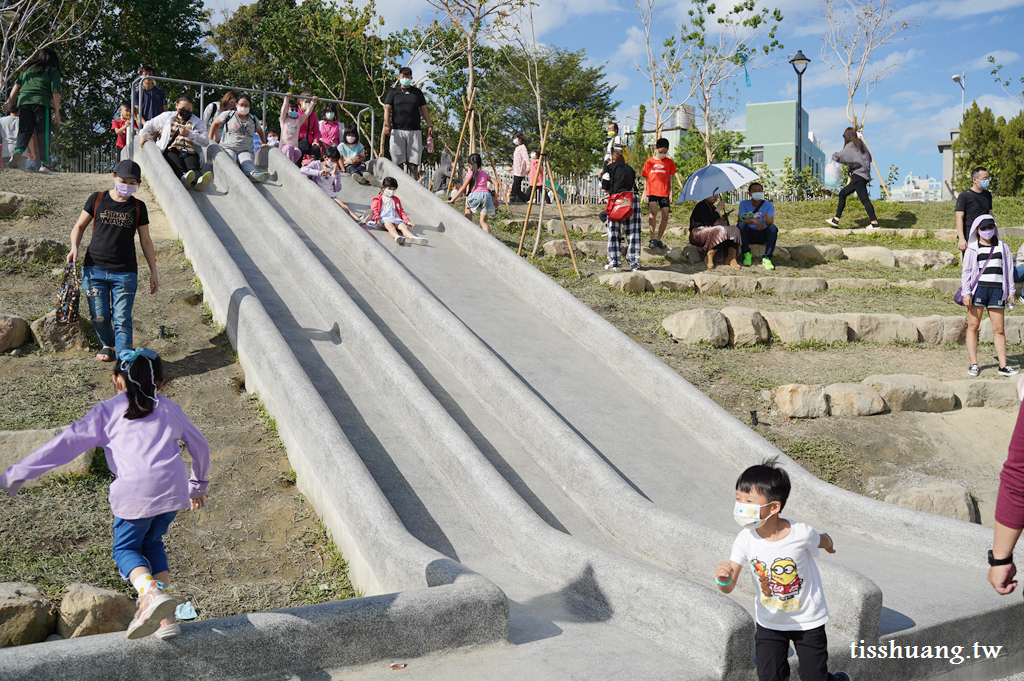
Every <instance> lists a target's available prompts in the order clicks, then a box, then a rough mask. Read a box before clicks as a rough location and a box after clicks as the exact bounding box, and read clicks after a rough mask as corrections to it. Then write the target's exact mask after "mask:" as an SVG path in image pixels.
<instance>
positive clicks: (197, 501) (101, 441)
mask: <svg viewBox="0 0 1024 681" xmlns="http://www.w3.org/2000/svg"><path fill="white" fill-rule="evenodd" d="M113 382H114V386H115V387H116V388H117V392H118V394H117V396H116V397H113V398H111V399H109V400H106V401H104V402H100V403H99V404H97V405H96V406H95V407H93V408H92V410H91V411H90V412H89V413H88V414H86V415H85V416H84V417H83V418H82V420H80V421H78V422H76V423H73V424H72V425H70V426H68V427H67V428H66V429H64V432H62V433H61V434H60V435H58V436H57V437H55V438H53V439H52V440H50V441H49V442H47V443H46V444H45V445H43V446H42V447H40V448H39V449H37V450H36V451H34V452H33V453H32V454H29V455H28V456H27V457H25V458H24V459H22V460H21V461H19V462H18V463H16V464H14V465H13V466H11V467H10V468H8V469H7V470H5V471H4V472H3V473H2V474H0V487H2V488H3V489H5V490H7V492H8V493H9V494H10V495H11V496H14V495H15V494H17V492H18V490H19V489H20V488H21V486H22V485H23V484H25V482H26V481H27V480H32V479H33V478H37V477H39V476H40V475H42V474H43V473H45V472H46V471H48V470H50V469H52V468H57V467H58V466H62V465H64V464H66V463H69V462H70V461H71V460H73V459H74V458H75V457H77V456H79V455H80V454H82V453H83V452H86V451H88V450H90V449H93V448H95V447H103V449H104V451H105V454H106V458H107V465H108V466H109V467H110V470H111V472H112V473H113V474H114V476H115V478H116V479H115V480H114V481H113V482H112V483H110V510H111V511H113V513H114V561H115V562H116V563H117V569H118V571H120V573H121V577H123V578H125V579H128V580H130V581H131V583H132V585H133V586H134V587H135V589H136V590H137V591H138V592H139V599H138V611H137V612H136V614H135V619H133V620H132V623H131V625H130V626H129V627H128V638H131V639H135V638H142V637H144V636H149V635H150V634H152V633H156V635H157V637H158V638H171V637H173V636H177V635H178V634H179V633H181V628H180V627H179V626H178V624H177V622H176V621H175V619H174V609H175V606H176V601H175V600H174V599H173V598H172V597H171V596H169V595H167V584H168V582H169V581H170V573H169V572H168V565H167V554H166V552H165V551H164V541H163V539H164V535H165V534H166V533H167V529H168V527H169V526H170V524H171V521H172V520H174V516H175V515H177V513H178V511H180V510H181V509H184V508H191V509H192V510H196V509H200V508H203V506H204V505H205V501H206V488H207V485H208V484H209V483H208V481H207V479H206V476H207V472H208V471H209V468H210V445H209V444H208V443H207V441H206V438H205V437H203V434H202V433H200V432H199V429H197V428H196V427H195V426H194V425H192V422H191V421H190V420H189V418H188V416H186V415H185V412H183V411H182V410H181V407H179V406H178V405H177V404H175V403H174V402H171V401H170V400H169V399H167V398H166V397H157V390H158V389H159V388H160V387H161V386H162V385H163V383H164V376H163V365H162V363H161V361H160V358H159V357H158V356H157V354H156V353H155V352H153V351H152V350H147V349H145V348H135V349H134V350H122V351H121V353H120V354H119V355H118V361H117V362H116V364H115V366H114V375H113ZM179 440H181V441H182V442H184V443H185V446H187V447H188V451H189V454H190V455H191V457H192V475H191V477H189V472H188V466H187V465H186V464H185V461H184V459H182V458H181V456H180V450H179V447H178V441H179Z"/></svg>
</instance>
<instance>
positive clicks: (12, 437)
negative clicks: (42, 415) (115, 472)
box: [0, 428, 93, 487]
mask: <svg viewBox="0 0 1024 681" xmlns="http://www.w3.org/2000/svg"><path fill="white" fill-rule="evenodd" d="M63 430H64V428H43V429H40V430H0V470H5V469H7V468H8V467H10V466H13V465H14V464H16V463H18V462H19V461H21V460H22V459H24V458H25V457H26V456H28V455H29V454H31V453H32V452H34V451H36V450H37V449H39V448H40V447H42V446H43V445H45V444H46V443H47V442H49V441H50V440H52V439H53V438H55V437H57V436H58V435H60V434H61V432H62V431H63ZM92 452H93V450H91V449H90V450H89V451H87V452H86V453H85V454H83V455H81V456H79V457H77V458H75V459H74V460H72V461H71V462H70V463H66V464H64V465H63V466H59V467H57V468H54V469H51V470H49V471H47V472H46V473H43V475H41V476H40V477H38V478H35V479H33V480H29V481H27V482H26V483H25V487H31V486H33V485H37V484H39V482H40V480H45V479H46V478H49V477H51V476H54V475H63V474H65V473H88V472H89V466H90V465H91V464H92Z"/></svg>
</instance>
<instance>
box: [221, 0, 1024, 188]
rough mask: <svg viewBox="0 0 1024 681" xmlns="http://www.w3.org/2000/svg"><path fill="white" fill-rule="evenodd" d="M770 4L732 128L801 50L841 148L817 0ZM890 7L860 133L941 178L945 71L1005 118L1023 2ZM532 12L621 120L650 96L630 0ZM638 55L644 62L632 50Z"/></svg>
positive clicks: (839, 89) (386, 4)
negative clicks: (611, 91)
mask: <svg viewBox="0 0 1024 681" xmlns="http://www.w3.org/2000/svg"><path fill="white" fill-rule="evenodd" d="M205 2H206V6H207V7H208V8H210V9H213V10H214V11H215V13H216V14H217V17H218V18H219V12H221V11H223V10H231V9H234V8H235V7H237V6H238V5H239V4H248V3H240V2H238V0H205ZM689 4H690V3H689V0H680V1H677V2H670V1H668V0H665V1H664V2H660V1H659V2H658V4H657V5H656V7H657V8H658V10H659V14H658V18H657V24H658V26H659V27H660V28H661V30H660V31H659V35H658V38H659V39H660V40H663V39H664V38H667V37H668V36H669V35H670V34H672V33H673V32H675V31H676V25H677V23H678V21H679V19H680V17H682V16H683V15H684V13H685V11H686V9H687V8H688V7H689ZM768 6H770V7H778V8H779V9H781V10H782V13H783V15H784V17H785V19H784V20H783V22H782V24H781V26H780V31H779V38H780V40H781V42H782V43H783V44H784V45H785V49H784V50H783V51H782V53H781V57H782V58H781V59H780V60H779V63H777V64H775V65H773V66H769V67H766V68H762V69H758V70H756V71H752V72H751V85H752V87H750V88H747V87H745V85H744V83H743V82H742V76H741V77H740V79H738V80H739V82H738V83H737V84H738V85H739V100H738V105H737V107H736V111H735V112H734V114H733V118H732V120H731V121H730V123H731V127H743V123H744V121H743V110H744V106H745V104H746V102H748V101H750V102H771V101H780V100H786V99H789V100H792V99H795V98H796V75H795V74H794V73H793V69H792V67H791V66H790V65H789V64H788V63H786V60H787V59H788V55H789V54H793V53H795V52H796V51H797V50H802V51H803V52H804V54H805V55H807V56H808V57H810V58H811V59H812V60H813V61H812V62H811V64H810V65H809V67H808V69H807V72H806V73H805V74H804V88H803V97H804V108H806V109H807V110H808V111H809V113H810V119H811V130H813V131H814V132H815V134H816V135H817V136H818V137H819V138H821V139H822V140H823V144H824V149H825V151H826V153H828V154H831V152H832V151H835V150H838V149H839V146H840V142H839V140H840V138H841V136H842V131H843V129H844V128H845V127H846V126H847V125H848V123H847V120H846V116H845V104H846V94H845V88H844V87H843V85H842V84H841V83H840V81H839V80H838V79H836V77H835V76H834V75H832V73H831V72H830V71H829V69H828V67H827V66H825V64H824V63H823V62H822V61H821V58H820V53H821V37H820V36H821V34H822V32H823V26H824V22H823V21H822V19H821V17H820V13H819V8H818V7H819V6H818V0H779V1H778V2H775V3H768ZM897 6H898V7H899V8H901V10H903V11H906V12H907V13H909V14H913V15H918V16H919V18H920V20H921V21H922V22H923V25H922V26H920V27H918V28H915V29H912V30H910V31H908V32H906V33H905V34H904V35H905V36H906V39H905V40H904V41H903V42H900V43H896V44H894V45H892V46H887V47H883V48H881V49H880V50H879V51H878V52H877V53H876V54H875V55H873V57H876V58H877V60H879V61H885V60H889V61H894V60H899V61H900V65H899V66H898V67H897V68H896V69H895V71H894V72H893V73H892V74H891V75H890V76H889V77H888V78H887V79H886V80H885V81H883V82H882V83H881V84H880V85H879V86H878V88H877V90H875V91H874V92H873V93H872V95H871V99H870V103H869V105H868V113H867V116H868V117H867V128H866V130H865V135H866V137H867V139H868V141H869V143H870V146H871V150H872V152H873V153H874V155H875V159H876V161H877V163H878V166H879V168H881V169H882V173H883V174H886V173H887V172H888V169H889V165H890V164H892V163H895V164H896V165H897V166H899V169H900V175H901V176H902V175H904V174H906V173H907V172H909V171H911V170H913V172H914V173H915V174H917V175H920V176H922V177H923V176H925V175H930V176H932V177H941V175H942V160H941V156H940V154H939V153H938V149H937V147H936V143H937V142H938V141H939V140H940V139H943V138H948V135H949V129H950V128H951V127H956V126H957V124H958V122H959V120H960V94H961V90H960V86H959V85H958V84H956V83H955V82H953V81H952V79H951V76H952V75H953V74H954V73H960V72H961V71H966V79H965V82H966V88H967V106H968V107H970V103H971V101H972V100H977V101H978V104H979V105H980V106H982V107H986V106H987V107H989V108H991V109H992V110H993V112H995V114H996V115H997V116H999V115H1003V116H1006V117H1008V118H1009V117H1010V116H1013V115H1015V113H1016V112H1017V111H1019V110H1020V108H1021V105H1020V104H1019V103H1017V102H1015V101H1013V100H1012V99H1011V98H1010V97H1008V96H1007V95H1006V94H1005V93H1004V92H1003V91H1002V89H1001V88H1000V87H999V86H998V85H997V84H996V83H995V82H994V81H993V77H992V76H991V75H990V73H989V72H990V71H991V68H992V67H991V66H990V65H989V64H988V62H987V61H986V57H987V56H988V55H989V54H995V55H996V56H997V58H998V59H999V60H1000V62H1001V63H1003V64H1005V68H1004V71H1005V72H1006V73H1007V74H1008V75H1010V76H1013V77H1014V79H1015V80H1016V79H1018V78H1020V77H1021V76H1024V59H1022V58H1021V57H1022V53H1024V45H1022V46H1018V43H1019V42H1020V40H1019V36H1020V26H1021V24H1022V21H1024V0H987V1H986V2H975V1H973V0H925V1H924V2H898V3H897ZM377 7H378V9H379V10H380V11H381V12H382V14H383V15H384V16H385V20H386V30H397V29H401V28H406V27H412V26H415V25H416V23H417V20H418V19H422V20H424V21H426V20H427V19H428V18H429V17H430V12H431V8H430V6H429V5H428V4H427V2H426V0H378V1H377ZM534 19H535V22H536V28H537V31H538V36H537V40H538V42H543V43H546V44H550V45H557V46H560V47H567V48H571V49H579V48H586V51H587V55H588V57H589V58H590V59H591V60H592V61H593V62H596V63H602V62H607V68H606V70H607V72H608V74H609V80H610V82H612V83H613V84H614V85H616V87H617V89H616V93H615V98H616V99H618V100H621V102H622V104H621V106H620V110H619V120H620V121H623V120H624V119H625V118H626V117H627V116H629V115H635V114H636V111H637V108H638V106H639V105H640V104H641V103H643V102H645V101H648V100H649V99H650V96H651V88H650V84H649V82H648V81H647V80H646V79H645V78H644V76H643V75H642V74H640V73H638V72H637V70H636V66H635V64H634V61H633V56H632V36H634V35H636V34H637V32H638V30H639V28H640V25H641V24H640V20H639V17H638V16H637V10H636V8H635V7H634V6H633V4H632V3H631V2H630V1H629V0H537V5H536V6H535V7H534ZM1014 36H1016V39H1014ZM638 48H640V49H642V48H643V45H642V43H639V42H638ZM637 57H638V58H641V53H640V52H639V51H638V52H637ZM1019 89H1020V88H1018V91H1019ZM648 108H649V107H648ZM858 115H859V114H858Z"/></svg>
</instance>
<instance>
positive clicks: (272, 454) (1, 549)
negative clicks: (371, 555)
mask: <svg viewBox="0 0 1024 681" xmlns="http://www.w3.org/2000/svg"><path fill="white" fill-rule="evenodd" d="M111 182H112V181H111V179H110V177H109V176H106V175H86V174H82V175H74V174H57V175H50V176H43V175H32V174H26V173H20V172H17V171H11V170H0V187H2V188H3V190H5V191H14V192H18V193H24V194H30V195H33V196H36V197H39V198H42V199H44V201H45V211H44V212H42V213H40V214H35V215H33V216H31V217H29V218H27V219H22V218H21V217H15V218H14V219H7V220H0V235H2V236H4V237H6V236H16V237H47V238H51V239H57V240H59V241H62V242H64V243H68V240H69V235H70V232H71V227H72V225H73V224H74V221H75V220H76V219H77V217H78V215H79V214H80V212H81V210H82V207H83V206H84V205H85V202H86V199H87V198H88V196H89V194H90V193H91V192H93V191H96V190H101V189H108V188H110V187H111V186H112V185H111ZM136 196H138V197H139V198H140V199H141V200H143V201H145V202H146V205H147V208H148V210H149V217H150V228H151V231H152V236H153V241H154V244H155V247H156V254H157V262H158V265H157V269H158V274H159V279H160V290H159V291H158V293H157V294H156V295H152V296H151V295H149V294H148V291H147V292H143V286H142V285H140V291H139V294H138V297H137V300H136V303H135V309H134V315H133V318H134V326H135V332H134V335H135V344H136V345H143V346H146V347H150V348H153V349H155V350H157V351H158V352H159V353H160V354H161V356H162V357H163V359H164V361H165V371H166V374H167V377H168V378H169V382H168V384H167V385H166V386H165V388H164V390H163V394H164V395H166V396H167V397H169V398H170V399H172V400H174V401H175V402H177V403H178V404H180V405H181V406H182V407H183V408H184V410H185V412H186V413H187V414H188V415H189V417H190V418H191V419H192V420H193V422H194V423H195V424H196V425H197V426H198V427H199V429H200V430H201V431H202V432H203V433H204V434H205V435H206V437H207V439H208V440H209V441H210V446H211V465H210V481H211V483H210V497H209V500H208V503H207V506H206V509H205V510H203V511H199V512H189V511H182V512H181V513H180V514H179V515H178V517H177V519H176V520H175V522H174V523H173V524H172V526H171V530H170V533H169V535H168V537H167V551H168V555H169V558H170V565H171V579H172V594H173V595H175V597H177V598H178V599H179V600H180V601H192V603H193V604H194V605H195V607H196V609H197V611H198V612H199V613H200V617H201V618H204V619H208V618H214V617H223V616H228V615H234V614H238V613H245V612H252V611H258V610H266V609H272V608H281V607H288V606H293V605H302V604H308V603H317V602H323V601H328V600H334V599H338V598H346V597H351V596H352V595H354V592H353V590H352V587H351V585H350V583H349V582H348V577H347V574H346V571H345V569H346V566H345V563H344V560H343V558H342V557H341V556H340V555H339V554H338V553H337V551H336V550H335V549H334V547H333V544H332V543H331V542H330V541H329V539H328V537H327V535H326V533H325V532H324V530H323V528H322V526H321V525H320V524H319V522H318V520H317V518H316V515H315V513H314V512H313V510H312V508H311V507H310V506H309V504H308V503H307V502H306V501H305V499H304V498H303V497H302V495H301V494H299V493H298V491H297V490H296V488H295V485H294V473H293V472H291V471H290V467H289V464H288V460H287V458H286V456H285V452H284V450H283V447H282V445H281V443H280V440H279V439H278V438H277V434H276V431H275V429H274V424H273V421H272V420H270V419H269V418H268V417H267V416H266V413H265V412H264V411H263V410H262V407H261V406H260V404H259V401H258V399H257V398H256V397H254V396H249V395H247V394H246V393H245V392H244V391H240V390H239V386H241V385H242V381H243V377H242V373H241V369H240V367H239V365H238V364H237V361H236V357H235V353H234V351H233V350H232V348H231V345H230V344H229V342H228V340H227V337H226V336H225V335H224V334H223V333H222V331H221V330H220V329H216V328H213V327H212V326H211V325H210V323H209V321H208V320H209V317H208V316H207V315H204V306H203V305H202V295H201V288H200V287H199V284H198V281H197V280H195V279H194V274H193V272H192V268H191V266H190V264H189V262H188V261H187V260H186V259H185V256H184V254H183V252H182V250H181V248H180V245H179V244H178V243H177V242H176V241H175V240H174V237H173V235H172V234H171V232H170V229H169V226H168V223H167V220H166V218H165V216H164V214H163V212H162V211H161V210H160V207H159V204H158V203H157V202H156V200H155V199H154V198H153V196H152V194H150V192H149V191H148V189H147V188H146V187H145V186H143V187H142V188H141V189H140V190H139V192H138V193H137V194H136ZM89 231H91V229H90V230H87V234H86V238H85V240H84V241H83V246H84V245H85V244H87V243H88V239H89ZM138 255H139V263H140V264H139V275H140V276H139V279H140V282H144V281H147V282H148V266H147V265H146V262H145V259H144V258H143V257H142V251H141V249H139V250H138ZM61 264H62V263H61V262H57V263H46V264H38V265H32V266H28V267H25V266H18V265H14V264H13V263H10V262H4V261H2V260H0V313H6V314H16V315H20V316H23V317H25V318H26V319H28V320H30V321H31V320H33V319H36V318H38V317H40V316H42V315H43V314H45V313H46V312H48V311H49V310H51V309H53V308H54V306H55V305H54V303H55V299H56V291H57V286H58V283H59V279H60V277H59V272H54V271H53V270H54V268H59V267H60V266H61ZM82 310H83V313H84V314H85V315H86V316H87V310H88V307H87V305H86V304H85V302H84V301H83V303H82ZM158 326H163V327H164V329H165V331H164V338H163V339H158V338H157V327H158ZM29 349H30V350H32V352H31V353H30V354H28V355H27V356H24V357H14V356H10V355H7V354H4V355H2V356H0V431H2V430H16V429H27V428H45V427H52V426H60V425H66V424H68V423H70V422H72V421H74V420H76V419H77V418H80V417H81V416H82V415H83V414H84V413H85V412H86V411H87V410H88V409H89V408H90V407H91V406H92V405H93V404H95V403H96V402H97V401H100V400H103V399H108V398H110V397H112V396H113V395H114V391H113V388H112V386H111V382H110V371H111V369H110V365H109V364H101V363H99V362H97V361H96V360H95V359H94V357H93V355H94V352H95V350H96V349H98V348H95V349H94V350H93V352H89V353H82V352H66V353H60V354H57V355H44V354H42V353H40V352H39V351H38V348H37V347H35V346H30V348H29ZM97 463H98V460H97ZM93 468H94V471H95V474H94V475H89V476H78V477H65V478H62V479H58V480H56V481H54V482H51V483H48V484H43V485H40V486H38V487H35V488H30V489H26V490H24V491H23V492H21V493H19V494H18V495H17V497H15V498H13V499H12V498H9V497H8V496H7V495H2V496H0V581H28V582H32V583H35V584H37V585H39V586H40V587H41V588H43V589H44V591H45V592H47V593H48V594H49V595H51V596H52V597H56V598H59V596H60V594H61V592H62V587H63V585H64V584H66V583H67V582H71V581H84V582H87V583H91V584H95V585H97V586H105V587H108V588H115V589H119V590H121V591H124V592H125V593H131V588H130V586H129V585H128V584H127V583H126V582H123V581H122V580H120V578H119V577H118V575H117V571H116V567H115V565H114V563H113V560H112V559H111V558H110V543H111V533H112V531H111V524H112V517H111V514H110V507H109V504H108V503H107V499H106V497H107V486H108V485H109V479H110V478H109V472H107V471H105V470H104V469H105V465H99V466H96V465H94V467H93Z"/></svg>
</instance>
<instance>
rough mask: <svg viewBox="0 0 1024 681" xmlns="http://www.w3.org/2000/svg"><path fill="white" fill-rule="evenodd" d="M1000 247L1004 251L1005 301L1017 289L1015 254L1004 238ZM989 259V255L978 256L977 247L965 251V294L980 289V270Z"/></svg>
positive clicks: (962, 284)
mask: <svg viewBox="0 0 1024 681" xmlns="http://www.w3.org/2000/svg"><path fill="white" fill-rule="evenodd" d="M999 247H1000V248H1001V249H1002V252H1003V299H1002V301H1000V302H1004V303H1005V302H1006V299H1007V298H1008V297H1009V296H1012V295H1013V294H1014V293H1015V292H1016V290H1017V289H1015V288H1014V287H1013V254H1012V253H1010V247H1009V246H1007V245H1006V242H1005V241H1003V240H1002V239H1000V240H999ZM987 259H988V256H984V257H979V256H978V249H977V248H968V249H967V250H966V251H964V264H963V270H962V271H961V273H960V290H961V291H963V294H964V295H965V296H973V295H974V292H975V291H976V290H978V279H979V278H980V276H981V274H980V270H981V267H982V265H984V264H985V260H987Z"/></svg>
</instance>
